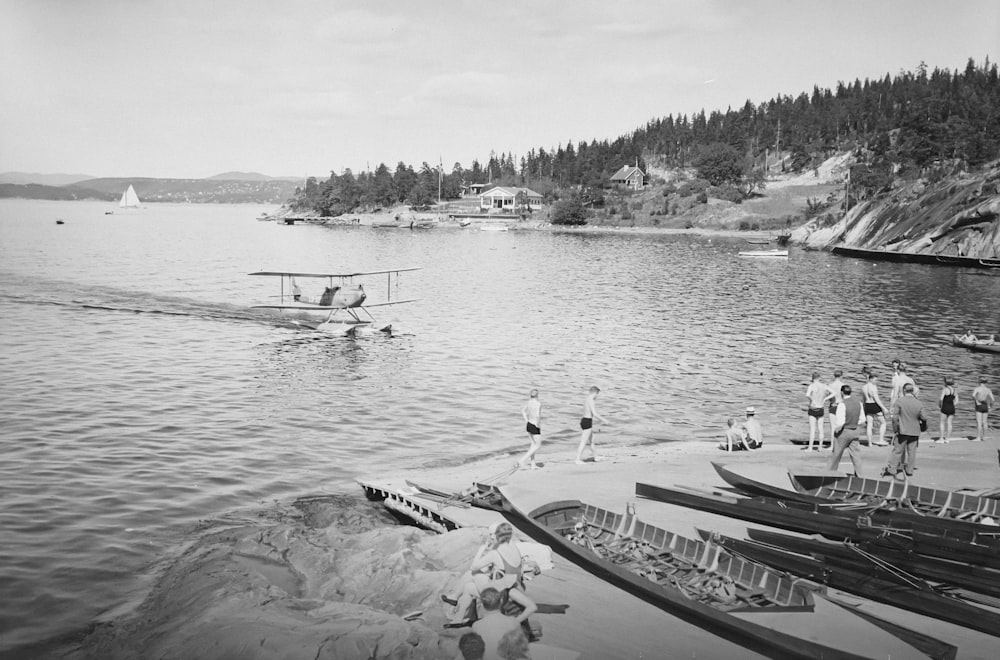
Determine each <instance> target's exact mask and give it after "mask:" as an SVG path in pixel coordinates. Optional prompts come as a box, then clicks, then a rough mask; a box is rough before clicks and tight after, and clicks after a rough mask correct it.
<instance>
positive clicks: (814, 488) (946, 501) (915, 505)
mask: <svg viewBox="0 0 1000 660" xmlns="http://www.w3.org/2000/svg"><path fill="white" fill-rule="evenodd" d="M788 478H789V479H791V482H792V486H793V487H794V488H795V490H796V491H798V492H799V493H803V494H806V495H810V496H812V497H816V498H822V499H826V500H839V501H844V502H868V503H872V504H877V503H882V502H888V501H897V502H901V503H904V504H905V506H907V507H908V508H910V509H911V510H913V511H914V512H915V513H920V514H923V515H928V516H937V517H939V518H952V519H956V520H965V521H968V522H978V523H986V524H997V523H998V522H1000V500H995V499H991V498H988V497H978V496H975V495H966V494H964V493H956V492H953V491H950V490H941V489H938V488H928V487H927V486H917V485H915V484H913V483H911V482H909V481H902V482H900V481H896V480H894V479H893V480H884V481H883V480H881V479H865V478H863V477H855V476H853V475H843V474H841V475H836V474H830V473H825V474H807V473H798V472H792V471H791V470H789V471H788ZM997 531H998V532H1000V529H998V530H997Z"/></svg>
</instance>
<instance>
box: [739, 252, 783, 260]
mask: <svg viewBox="0 0 1000 660" xmlns="http://www.w3.org/2000/svg"><path fill="white" fill-rule="evenodd" d="M740 256H741V257H761V258H764V259H787V258H788V250H743V251H741V252H740Z"/></svg>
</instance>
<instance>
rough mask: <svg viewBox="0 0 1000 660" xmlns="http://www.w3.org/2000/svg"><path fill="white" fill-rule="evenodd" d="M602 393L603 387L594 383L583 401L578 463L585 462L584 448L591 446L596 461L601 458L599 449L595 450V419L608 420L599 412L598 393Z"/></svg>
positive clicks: (577, 453) (591, 452) (577, 452)
mask: <svg viewBox="0 0 1000 660" xmlns="http://www.w3.org/2000/svg"><path fill="white" fill-rule="evenodd" d="M600 393H601V388H599V387H597V386H596V385H594V386H593V387H591V388H590V392H589V393H588V394H587V398H586V399H585V400H584V402H583V417H581V418H580V429H581V433H580V446H579V447H578V448H577V450H576V463H577V465H581V464H583V450H584V449H586V448H587V446H588V445H589V446H590V454H591V455H592V456H593V459H594V460H595V461H597V460H600V459H599V458H598V456H597V451H595V450H594V420H595V419H596V420H598V421H599V422H607V420H606V419H604V418H603V417H601V416H600V415H598V414H597V401H596V399H597V395H598V394H600Z"/></svg>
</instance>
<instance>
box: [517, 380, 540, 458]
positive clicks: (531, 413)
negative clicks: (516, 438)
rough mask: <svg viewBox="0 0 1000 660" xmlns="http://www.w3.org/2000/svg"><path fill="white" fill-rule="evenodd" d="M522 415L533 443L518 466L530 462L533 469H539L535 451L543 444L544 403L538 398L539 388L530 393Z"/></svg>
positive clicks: (529, 438) (522, 409)
mask: <svg viewBox="0 0 1000 660" xmlns="http://www.w3.org/2000/svg"><path fill="white" fill-rule="evenodd" d="M521 416H522V417H524V424H525V430H526V431H527V432H528V441H529V442H530V443H531V445H529V447H528V453H526V454H525V455H524V456H523V457H521V460H519V461H518V462H517V467H525V466H526V465H528V464H529V463H530V464H531V469H533V470H535V469H538V464H537V463H535V453H536V452H537V451H538V450H539V449H540V448H541V446H542V404H541V402H540V401H539V400H538V390H531V392H529V393H528V402H527V403H526V404H524V407H523V408H521Z"/></svg>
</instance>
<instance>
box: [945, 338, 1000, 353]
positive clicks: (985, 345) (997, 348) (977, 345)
mask: <svg viewBox="0 0 1000 660" xmlns="http://www.w3.org/2000/svg"><path fill="white" fill-rule="evenodd" d="M951 343H952V345H953V346H958V347H959V348H967V349H969V350H970V351H979V352H980V353H1000V344H998V343H996V342H992V343H991V342H985V341H962V338H961V337H959V336H958V335H954V336H952V338H951Z"/></svg>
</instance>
